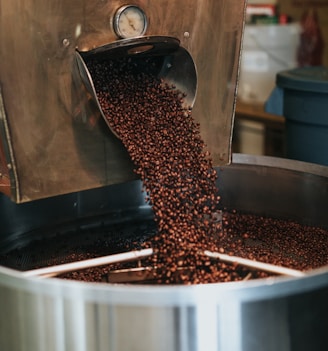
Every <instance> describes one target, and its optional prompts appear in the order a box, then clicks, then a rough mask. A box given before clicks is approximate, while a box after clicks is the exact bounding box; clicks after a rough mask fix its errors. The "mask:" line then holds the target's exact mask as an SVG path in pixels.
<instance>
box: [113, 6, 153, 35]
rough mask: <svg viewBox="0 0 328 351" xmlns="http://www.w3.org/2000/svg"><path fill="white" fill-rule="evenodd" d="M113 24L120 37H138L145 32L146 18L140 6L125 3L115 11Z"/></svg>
mask: <svg viewBox="0 0 328 351" xmlns="http://www.w3.org/2000/svg"><path fill="white" fill-rule="evenodd" d="M113 25H114V31H115V33H116V34H117V35H118V36H119V37H120V38H133V37H138V36H141V35H143V34H144V33H145V32H146V29H147V18H146V15H145V13H144V12H143V11H142V9H141V8H140V7H138V6H135V5H126V6H123V7H120V8H119V9H118V10H117V11H116V13H115V16H114V22H113Z"/></svg>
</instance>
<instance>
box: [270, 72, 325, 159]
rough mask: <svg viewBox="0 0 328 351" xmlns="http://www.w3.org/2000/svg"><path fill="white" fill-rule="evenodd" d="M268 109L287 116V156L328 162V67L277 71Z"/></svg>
mask: <svg viewBox="0 0 328 351" xmlns="http://www.w3.org/2000/svg"><path fill="white" fill-rule="evenodd" d="M276 82H277V88H276V89H275V90H274V91H273V92H272V94H271V96H270V98H269V99H268V101H267V103H266V111H267V112H271V113H275V114H279V115H283V116H284V117H285V118H286V156H287V157H288V158H291V159H296V160H301V161H306V162H312V163H319V164H323V165H328V68H325V67H304V68H297V69H293V70H289V71H283V72H279V73H278V74H277V79H276Z"/></svg>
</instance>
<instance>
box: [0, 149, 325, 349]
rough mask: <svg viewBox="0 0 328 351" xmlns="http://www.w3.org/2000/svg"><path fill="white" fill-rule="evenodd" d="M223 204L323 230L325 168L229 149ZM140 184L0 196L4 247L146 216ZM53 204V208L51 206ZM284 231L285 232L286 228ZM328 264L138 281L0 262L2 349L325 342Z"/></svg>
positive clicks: (222, 176) (313, 345) (311, 345)
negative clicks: (93, 223) (239, 276)
mask: <svg viewBox="0 0 328 351" xmlns="http://www.w3.org/2000/svg"><path fill="white" fill-rule="evenodd" d="M218 171H219V180H218V186H219V189H220V193H221V198H222V206H223V207H227V208H231V209H233V208H234V209H239V210H242V211H248V212H251V213H254V214H261V215H269V216H274V217H280V218H289V219H295V220H298V221H299V222H301V223H304V224H314V225H320V226H321V227H324V228H328V218H327V209H328V208H327V207H328V201H327V200H328V168H327V167H325V166H320V165H312V164H307V163H302V162H298V161H290V160H282V159H274V158H267V157H255V156H246V155H234V159H233V163H232V165H230V166H225V167H222V168H220V169H218ZM140 189H141V186H140V182H138V181H136V182H132V183H128V184H124V185H118V186H111V187H109V188H105V189H99V190H94V191H92V192H84V193H78V194H69V195H67V196H63V197H58V198H53V199H46V200H40V201H36V202H32V203H28V204H23V205H14V204H12V203H11V202H10V201H9V200H8V199H7V198H5V197H4V196H2V197H0V206H1V208H2V212H1V214H0V223H1V236H0V249H1V250H4V248H5V247H7V246H8V245H9V246H10V245H12V244H13V243H14V242H17V241H20V242H23V241H24V238H25V236H24V233H26V232H27V231H29V230H31V229H33V228H39V227H42V226H45V227H48V226H49V225H51V226H56V225H61V223H62V222H65V221H68V220H71V219H76V220H79V221H80V222H81V223H80V224H79V225H80V226H83V223H85V218H91V217H92V216H96V215H97V216H98V215H99V214H105V213H109V215H108V220H113V221H117V220H118V219H120V218H121V219H126V220H129V219H130V218H134V217H135V216H139V215H140V216H149V208H147V206H145V204H144V201H143V196H142V194H141V192H140ZM50 209H51V211H50ZM286 235H288V233H286ZM327 296H328V267H327V266H326V267H322V268H320V269H317V270H315V271H312V272H311V273H309V274H308V275H306V276H305V277H302V278H286V277H278V278H268V279H263V280H252V281H244V282H238V283H221V284H211V285H195V286H152V285H151V286H143V285H133V286H128V285H111V284H102V283H96V284H92V283H81V282H77V281H67V280H60V279H41V278H25V277H23V276H22V274H21V273H19V272H18V271H15V270H12V269H8V268H5V267H0V304H1V313H0V349H1V350H8V351H44V350H47V351H89V350H90V351H91V350H92V351H109V350H113V351H127V350H134V351H139V350H140V351H148V350H149V351H150V350H158V351H161V350H163V351H164V350H165V351H167V350H170V351H178V350H179V351H186V350H188V351H189V350H190V351H193V350H199V351H200V350H201V351H204V350H206V351H217V350H227V351H241V350H242V351H257V350H259V351H263V350H266V351H271V350H279V351H287V350H288V351H289V350H297V351H300V350H324V349H326V347H327V345H328V339H327V335H328V333H327V331H326V327H327V325H328V299H327Z"/></svg>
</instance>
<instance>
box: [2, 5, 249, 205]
mask: <svg viewBox="0 0 328 351" xmlns="http://www.w3.org/2000/svg"><path fill="white" fill-rule="evenodd" d="M131 3H132V4H135V5H139V6H141V7H142V8H143V9H144V11H145V12H146V15H147V16H148V20H149V25H148V30H147V32H146V35H149V36H152V35H155V36H156V35H163V36H172V37H175V38H177V39H179V40H180V43H181V44H180V45H181V46H182V47H183V48H184V49H186V50H187V51H188V52H189V53H190V55H191V56H192V58H193V60H194V62H195V65H196V69H197V73H198V89H197V90H198V94H197V99H196V102H195V105H194V116H195V119H197V121H198V122H200V124H201V133H202V136H203V138H204V139H205V142H206V144H207V145H208V148H209V150H210V151H211V153H212V156H213V159H214V163H215V165H220V164H226V163H229V162H230V143H231V134H232V133H231V131H232V122H233V115H234V108H235V97H236V82H237V76H238V67H239V56H240V46H241V37H242V30H243V23H244V7H245V1H244V0H229V1H224V0H206V1H204V0H188V1H180V0H157V1H151V0H133V1H131ZM123 4H124V5H125V4H126V2H124V1H121V0H112V1H102V0H92V1H86V0H82V1H77V0H72V1H64V0H57V1H51V2H44V1H41V0H36V1H31V0H28V1H24V2H23V3H22V2H21V1H18V0H12V1H5V0H0V8H1V12H0V60H1V65H0V84H1V87H2V96H3V101H4V109H3V110H2V112H1V118H0V124H2V128H1V129H2V130H3V129H4V128H3V125H4V124H6V125H7V126H8V133H9V134H8V133H1V142H2V144H7V145H5V147H3V149H4V150H5V151H6V150H8V149H9V148H11V149H12V153H8V152H6V160H5V161H6V162H2V163H3V164H4V163H5V165H9V167H10V169H11V170H12V171H11V172H10V180H11V189H10V192H11V196H12V198H13V199H14V200H15V201H16V202H26V201H31V200H35V199H40V198H44V197H49V196H54V195H58V194H64V193H69V192H73V191H79V190H83V189H92V188H97V187H102V186H104V185H108V184H114V183H121V182H125V181H128V180H131V179H134V177H135V176H134V174H133V172H132V169H133V166H132V164H131V162H130V159H129V157H128V155H127V153H126V151H125V150H124V149H123V147H122V145H121V144H120V142H119V141H118V140H116V138H115V137H114V136H111V135H109V134H110V133H108V131H107V129H106V128H105V124H104V123H103V121H101V120H100V119H99V118H98V117H99V111H98V110H97V108H96V107H95V106H93V105H92V104H91V103H90V101H89V96H88V94H87V92H86V91H85V90H83V87H82V82H81V79H80V76H79V75H78V69H77V67H76V66H77V65H76V62H75V60H74V57H75V50H76V49H78V50H80V51H87V50H91V49H93V48H96V47H98V46H101V45H104V44H108V43H110V42H113V41H116V40H117V37H116V36H115V33H114V31H113V27H112V23H111V21H112V18H113V15H114V13H115V10H116V9H117V8H119V7H120V6H121V5H123ZM80 117H81V118H82V119H87V118H90V117H91V118H93V119H94V121H95V123H94V125H93V127H92V128H90V126H88V127H87V126H86V125H81V124H80V123H78V122H77V120H80ZM9 136H10V138H9ZM3 167H4V165H3ZM7 190H8V188H7Z"/></svg>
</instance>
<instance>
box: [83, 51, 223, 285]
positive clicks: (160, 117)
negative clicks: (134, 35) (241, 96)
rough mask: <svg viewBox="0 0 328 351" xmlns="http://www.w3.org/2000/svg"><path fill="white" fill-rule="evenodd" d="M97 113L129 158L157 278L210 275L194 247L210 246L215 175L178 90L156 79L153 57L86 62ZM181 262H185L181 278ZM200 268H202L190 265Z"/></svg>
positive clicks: (195, 279) (216, 227) (194, 279)
mask: <svg viewBox="0 0 328 351" xmlns="http://www.w3.org/2000/svg"><path fill="white" fill-rule="evenodd" d="M88 68H89V70H90V73H91V76H92V77H93V80H94V85H95V90H96V92H97V97H98V100H99V103H100V105H101V108H102V111H103V113H104V115H105V117H106V119H107V122H108V124H109V126H110V128H111V129H112V130H113V131H114V132H115V133H116V134H117V135H118V137H119V138H120V139H121V141H122V142H123V144H124V146H125V147H126V149H127V151H128V152H129V154H130V156H131V159H132V161H133V162H134V164H135V172H136V173H137V174H138V175H139V176H140V178H141V180H142V182H143V186H144V190H145V193H146V194H147V200H148V201H149V202H150V204H151V205H152V208H153V211H154V218H155V221H156V223H157V226H158V234H157V235H156V236H155V237H154V238H153V240H152V247H153V249H154V250H155V255H154V256H153V257H152V264H153V265H154V266H156V267H157V270H156V278H157V279H158V281H159V282H165V283H176V282H184V281H188V283H200V282H203V281H204V279H205V280H208V279H210V276H213V273H214V275H215V272H212V271H213V270H214V271H215V269H216V268H215V266H211V264H210V260H209V258H207V257H206V256H204V255H203V254H202V253H201V251H203V250H204V249H207V250H214V249H216V248H217V247H218V245H219V242H218V239H219V234H220V225H221V223H220V221H218V220H217V214H218V204H219V197H218V194H217V193H218V191H217V188H216V178H217V174H216V171H215V170H214V168H213V167H212V161H211V159H210V156H209V153H208V152H207V151H206V150H205V144H204V142H203V140H202V138H201V136H200V130H199V129H200V128H199V125H198V124H197V123H195V121H194V119H193V117H192V113H191V109H190V108H184V107H183V102H184V97H185V96H184V94H183V93H182V92H180V91H178V90H177V89H175V87H174V86H169V85H167V84H165V83H164V82H163V81H162V80H161V79H159V78H157V76H156V73H157V71H158V59H157V58H155V59H151V58H148V59H146V60H145V59H144V58H143V59H141V60H138V59H134V60H131V59H130V58H120V59H119V61H116V60H112V61H111V60H106V61H103V62H101V61H96V60H92V61H90V62H89V63H88ZM181 267H184V268H186V267H188V271H189V272H190V273H189V274H188V276H186V274H185V270H181ZM196 267H207V269H204V268H203V269H196Z"/></svg>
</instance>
